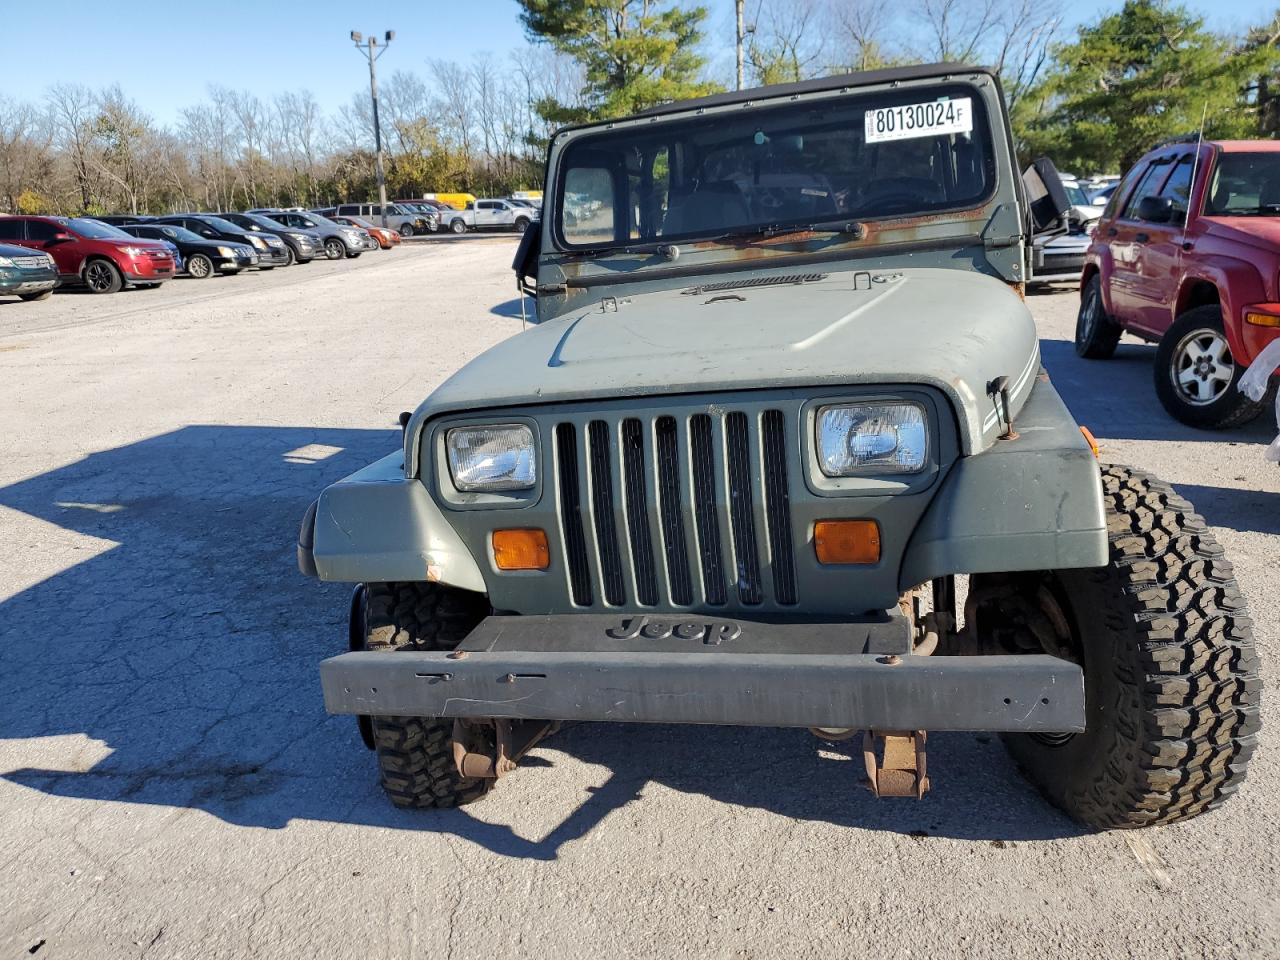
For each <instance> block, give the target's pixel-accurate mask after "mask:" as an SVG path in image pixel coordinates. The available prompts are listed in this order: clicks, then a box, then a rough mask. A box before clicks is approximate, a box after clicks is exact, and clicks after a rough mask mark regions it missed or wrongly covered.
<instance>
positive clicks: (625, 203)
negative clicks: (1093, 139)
mask: <svg viewBox="0 0 1280 960" xmlns="http://www.w3.org/2000/svg"><path fill="white" fill-rule="evenodd" d="M1042 166H1044V167H1047V166H1048V165H1042ZM1038 168H1039V167H1033V168H1032V170H1031V172H1030V174H1029V176H1028V178H1027V182H1024V179H1023V178H1020V177H1019V176H1018V175H1017V174H1016V172H1015V169H1016V168H1015V159H1014V150H1013V142H1012V138H1011V135H1010V131H1009V124H1008V118H1007V115H1006V111H1005V102H1004V99H1003V95H1002V92H1001V89H1000V84H999V82H998V79H997V78H996V77H995V76H994V75H993V74H992V73H990V72H989V71H986V70H982V69H977V68H973V67H968V66H963V65H958V64H941V65H934V66H923V67H920V66H917V67H909V68H901V69H893V70H884V71H877V72H870V73H862V74H855V75H850V76H842V77H831V78H824V79H822V80H814V81H808V82H803V83H797V84H787V85H781V86H774V87H766V88H762V89H758V90H747V91H742V92H738V93H727V94H719V95H715V96H711V97H707V98H704V99H699V100H693V101H688V102H682V103H672V104H667V105H664V106H661V107H657V108H654V109H651V110H648V111H646V112H644V113H641V114H639V115H638V116H634V117H630V118H627V119H622V120H610V121H602V122H599V123H593V124H587V125H582V126H576V127H570V128H566V129H563V130H560V131H559V132H557V133H556V134H555V135H554V136H553V137H552V139H551V142H550V146H549V156H548V165H547V181H546V202H545V210H546V214H547V215H546V216H545V218H544V220H543V222H542V223H541V224H540V225H539V226H538V227H537V228H536V229H530V230H529V231H528V232H527V233H526V234H525V235H524V237H523V239H522V241H521V244H520V247H519V250H518V252H517V255H516V261H515V265H514V266H515V270H516V274H517V281H516V282H517V284H518V286H519V288H520V290H521V295H522V297H524V296H525V295H529V294H531V295H532V296H533V298H534V301H535V303H534V307H533V310H534V313H535V317H534V319H535V321H536V322H535V323H534V325H532V326H531V327H529V329H527V330H525V331H524V332H522V333H520V334H518V335H516V336H513V337H511V338H510V339H508V340H507V341H505V342H503V343H501V344H499V345H497V346H496V347H494V348H493V349H491V350H489V351H487V352H486V353H484V354H482V355H481V356H479V357H478V358H476V359H475V360H473V361H472V362H471V363H469V364H467V365H466V366H465V367H464V368H463V369H462V370H460V371H459V372H458V373H457V374H455V375H454V376H453V377H451V378H450V379H449V380H448V381H447V382H445V383H444V384H443V385H441V386H440V387H439V388H438V389H437V390H435V391H434V392H433V393H432V394H431V395H430V396H429V397H428V398H427V399H426V400H425V401H424V402H423V404H422V405H421V406H420V407H418V409H417V410H416V411H415V412H414V413H413V414H412V415H409V414H405V415H403V416H402V418H401V422H402V425H403V449H401V450H398V451H396V452H395V453H393V454H391V455H390V456H388V457H386V458H385V459H383V460H380V461H378V462H376V463H374V464H372V465H371V466H369V467H367V468H365V469H363V470H361V471H359V472H357V473H356V474H354V475H352V476H350V477H348V478H347V479H345V480H342V481H341V482H339V483H336V484H333V485H332V486H330V487H328V488H326V489H325V490H324V491H323V492H322V493H321V494H320V497H319V499H318V500H317V501H316V502H315V503H314V504H313V505H312V506H311V507H310V509H309V510H308V511H307V514H306V517H305V518H304V520H303V524H302V529H301V533H300V536H299V542H298V562H299V566H300V567H301V569H302V570H303V571H304V572H306V573H308V574H310V575H311V576H316V577H319V578H320V579H322V580H329V581H345V582H350V583H356V584H358V586H357V588H356V590H355V593H354V596H353V599H352V604H351V621H350V622H351V629H350V638H349V646H350V650H349V652H347V653H343V654H341V655H339V656H335V657H333V658H332V659H329V660H326V661H325V662H324V663H323V664H321V667H320V674H321V682H322V685H323V689H324V696H325V703H326V706H327V709H328V710H329V711H330V712H332V713H339V714H352V715H355V716H357V717H358V718H359V724H360V729H361V731H362V734H363V736H364V739H365V742H366V744H367V745H368V746H370V747H371V748H372V749H373V750H375V751H376V753H377V757H378V765H379V767H380V769H381V776H382V784H383V786H384V788H385V789H386V792H387V794H388V795H389V796H390V798H391V800H392V801H393V802H394V803H396V804H398V805H401V806H419V807H435V806H451V805H454V804H460V803H465V802H469V801H473V800H476V799H478V798H479V797H481V796H483V795H484V794H485V793H486V792H487V791H488V790H490V789H491V788H492V787H493V785H494V784H495V783H496V781H497V780H498V779H499V778H500V777H503V776H504V775H506V774H509V773H510V772H511V771H512V770H513V769H515V768H516V766H517V764H518V762H519V760H520V758H521V756H522V755H523V754H524V753H525V752H526V751H528V750H529V749H530V748H531V747H532V746H533V745H534V744H536V743H538V742H539V741H540V740H541V739H542V738H543V737H545V736H547V735H548V734H549V733H551V732H553V731H554V730H555V728H556V725H557V723H559V722H561V721H610V722H619V721H624V722H645V723H690V724H741V725H762V726H788V727H800V728H806V727H807V728H810V729H812V730H813V731H814V732H815V733H816V734H817V735H818V736H820V737H825V738H829V739H841V738H846V737H852V736H854V735H858V734H860V735H861V737H862V742H861V747H862V752H863V755H864V758H865V761H866V768H867V775H868V780H869V785H870V787H871V789H872V791H873V792H874V793H876V794H877V795H889V796H915V797H921V796H923V795H924V793H925V791H926V790H927V789H928V788H929V777H928V771H927V766H926V757H927V753H926V731H930V730H934V731H938V730H966V731H999V732H1000V733H1001V734H1003V735H1004V738H1005V741H1006V743H1007V745H1008V749H1009V750H1010V751H1011V752H1012V754H1013V756H1014V757H1015V758H1016V760H1017V762H1018V764H1019V765H1020V766H1021V767H1022V769H1023V770H1024V771H1025V772H1026V774H1027V775H1028V776H1029V777H1030V778H1031V780H1032V781H1034V783H1035V784H1036V785H1037V786H1038V787H1039V788H1040V790H1041V791H1042V792H1043V793H1044V794H1045V795H1046V796H1047V797H1048V798H1049V799H1050V800H1051V801H1052V802H1054V803H1056V804H1057V805H1059V806H1060V807H1062V808H1063V809H1064V810H1066V811H1067V812H1068V813H1070V814H1071V815H1072V816H1074V817H1076V818H1078V819H1079V820H1081V821H1083V822H1085V823H1087V824H1091V825H1094V826H1097V827H1103V828H1111V827H1135V826H1141V825H1145V824H1154V823H1169V822H1172V821H1176V820H1181V819H1184V818H1186V817H1190V816H1193V815H1195V814H1197V813H1200V812H1202V811H1204V810H1207V809H1210V808H1212V807H1215V806H1217V805H1218V804H1220V803H1222V802H1223V801H1224V800H1225V799H1226V798H1227V797H1228V796H1230V795H1231V793H1233V792H1234V791H1235V790H1236V789H1237V787H1238V786H1239V784H1240V782H1241V780H1243V778H1244V775H1245V766H1246V764H1247V762H1248V760H1249V757H1250V754H1251V753H1252V752H1253V750H1254V746H1255V743H1256V736H1257V731H1258V726H1259V696H1260V690H1259V679H1258V660H1257V656H1256V654H1255V651H1254V643H1253V637H1252V633H1251V623H1250V620H1249V617H1248V614H1247V611H1246V606H1245V602H1244V599H1243V598H1242V597H1241V595H1240V592H1239V590H1238V589H1237V586H1236V582H1235V579H1234V577H1233V574H1232V570H1231V566H1230V564H1228V563H1227V561H1226V560H1225V559H1224V558H1223V555H1222V550H1221V549H1220V548H1219V546H1218V545H1217V543H1216V542H1215V540H1214V536H1213V533H1212V531H1211V530H1210V529H1209V527H1208V526H1207V525H1206V524H1205V522H1204V521H1203V520H1202V519H1201V518H1200V517H1199V516H1197V515H1196V514H1195V512H1194V511H1193V509H1192V507H1191V505H1190V504H1189V503H1187V501H1186V500H1184V499H1183V498H1182V497H1180V496H1179V495H1178V494H1177V493H1175V492H1174V491H1173V489H1172V488H1170V487H1169V486H1168V485H1167V484H1165V483H1162V482H1161V481H1159V480H1157V479H1155V478H1154V477H1151V476H1149V475H1147V474H1145V473H1142V472H1139V471H1137V470H1133V469H1129V468H1127V467H1124V466H1119V465H1100V464H1099V462H1098V460H1097V450H1096V445H1095V444H1093V442H1092V439H1091V437H1090V436H1089V435H1088V433H1087V432H1086V431H1083V430H1082V429H1081V428H1080V427H1079V426H1078V425H1077V424H1076V423H1075V422H1074V421H1073V420H1072V418H1071V415H1070V414H1069V413H1068V411H1067V409H1066V407H1065V405H1064V404H1063V402H1062V400H1061V399H1060V397H1059V396H1058V394H1057V392H1056V391H1055V390H1054V388H1053V385H1052V384H1051V383H1050V382H1049V378H1048V376H1047V374H1046V373H1045V371H1044V370H1043V369H1042V367H1041V363H1040V351H1039V342H1038V339H1037V334H1036V328H1035V324H1034V322H1033V320H1032V318H1031V315H1030V313H1029V312H1028V310H1027V308H1026V305H1025V304H1024V302H1023V297H1022V292H1023V291H1022V286H1023V284H1024V282H1025V280H1026V267H1027V257H1028V238H1029V237H1030V235H1031V232H1032V229H1033V228H1034V227H1035V226H1036V225H1037V224H1038V225H1041V226H1043V225H1045V224H1048V223H1050V222H1052V221H1053V220H1054V219H1056V218H1057V217H1059V216H1060V215H1061V214H1062V213H1063V211H1064V210H1065V208H1066V198H1065V197H1064V196H1063V195H1062V194H1061V190H1060V184H1058V181H1057V178H1056V175H1045V176H1043V177H1041V176H1037V175H1036V171H1037V169H1038ZM1045 172H1046V174H1052V171H1051V170H1046V171H1045ZM1055 184H1057V186H1055Z"/></svg>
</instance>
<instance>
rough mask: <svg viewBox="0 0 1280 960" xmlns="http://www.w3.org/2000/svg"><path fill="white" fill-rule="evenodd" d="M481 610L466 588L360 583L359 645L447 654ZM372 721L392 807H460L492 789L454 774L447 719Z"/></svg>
mask: <svg viewBox="0 0 1280 960" xmlns="http://www.w3.org/2000/svg"><path fill="white" fill-rule="evenodd" d="M488 613H489V604H488V601H487V600H486V599H485V598H484V597H483V596H482V595H480V594H478V593H471V592H469V591H466V590H456V589H453V588H450V587H443V586H440V585H439V584H434V583H369V584H365V590H364V625H365V648H366V649H369V650H381V651H386V652H387V653H389V654H392V653H396V652H397V651H401V650H452V649H453V648H454V647H456V646H457V645H458V644H459V643H460V642H461V641H462V640H463V639H464V638H465V637H466V635H467V634H468V633H470V632H471V630H472V629H473V628H474V627H475V626H476V624H478V623H479V622H480V621H481V620H483V619H484V618H485V617H486V616H487V615H488ZM372 723H373V739H374V744H375V749H376V751H377V754H378V769H379V772H380V775H381V779H382V789H383V790H385V791H386V794H387V796H388V797H389V798H390V800H391V802H392V803H394V804H395V805H396V806H397V807H454V806H460V805H461V804H464V803H471V802H472V801H475V800H479V799H480V798H481V797H483V796H484V795H485V794H486V793H488V792H489V789H490V787H491V786H492V785H493V783H494V781H492V780H466V779H463V778H462V777H461V776H459V774H458V771H457V768H456V767H455V766H454V763H453V747H452V738H453V721H452V720H450V719H447V718H436V717H373V718H372ZM475 746H476V747H478V748H483V749H490V748H491V745H487V744H476V745H475Z"/></svg>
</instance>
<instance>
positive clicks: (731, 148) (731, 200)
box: [556, 85, 995, 248]
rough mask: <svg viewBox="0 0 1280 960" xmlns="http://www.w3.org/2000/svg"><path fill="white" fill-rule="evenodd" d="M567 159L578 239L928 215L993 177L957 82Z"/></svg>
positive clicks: (695, 129)
mask: <svg viewBox="0 0 1280 960" xmlns="http://www.w3.org/2000/svg"><path fill="white" fill-rule="evenodd" d="M560 170H561V173H560V191H559V196H560V200H559V208H560V209H559V210H558V211H557V216H556V221H557V223H556V227H557V230H558V231H559V233H560V235H561V237H562V238H563V240H564V242H565V245H566V246H568V247H570V248H572V247H592V248H599V247H601V246H609V245H620V246H625V245H626V244H628V243H629V242H635V241H641V242H643V241H646V240H658V239H679V238H704V239H707V238H714V237H716V236H720V235H724V234H737V233H750V232H753V231H762V230H765V229H775V228H778V227H787V226H795V227H802V226H803V225H805V224H809V223H814V222H818V221H825V220H831V219H833V218H839V217H842V216H848V217H851V218H856V219H858V220H870V219H876V218H885V217H913V216H920V215H924V214H929V213H934V212H937V211H940V210H946V209H954V208H962V207H967V206H974V205H976V204H978V203H980V202H982V201H983V200H984V199H985V198H986V197H987V196H988V195H989V194H990V192H991V191H992V189H993V188H994V186H995V162H994V157H993V152H992V148H991V135H990V128H989V125H988V123H987V121H986V116H985V111H984V109H983V106H982V101H981V99H980V98H979V97H977V96H975V95H974V91H973V89H972V88H970V87H964V86H959V85H952V86H947V87H932V88H929V89H928V90H927V91H925V90H921V89H915V90H911V91H905V92H896V91H890V92H882V93H876V94H869V95H866V96H861V97H857V98H841V99H839V100H824V101H816V102H808V103H794V104H787V105H786V106H781V107H775V108H772V109H769V110H759V111H750V112H749V114H747V115H745V116H744V115H735V114H721V115H719V116H717V117H716V118H715V122H714V123H711V122H708V120H707V119H706V118H698V119H696V120H689V121H680V122H675V123H670V124H653V125H649V124H646V125H645V126H644V127H632V128H627V129H623V130H618V131H613V132H609V133H602V134H599V135H593V136H584V137H582V138H580V139H578V140H576V141H574V142H573V143H571V144H570V145H569V146H568V147H567V148H566V149H565V153H564V156H563V160H562V162H561V164H560Z"/></svg>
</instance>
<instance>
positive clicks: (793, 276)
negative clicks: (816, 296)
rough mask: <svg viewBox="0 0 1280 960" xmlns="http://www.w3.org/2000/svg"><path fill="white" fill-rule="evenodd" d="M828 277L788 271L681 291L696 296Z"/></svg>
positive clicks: (815, 280)
mask: <svg viewBox="0 0 1280 960" xmlns="http://www.w3.org/2000/svg"><path fill="white" fill-rule="evenodd" d="M825 279H827V275H826V274H825V273H788V274H784V275H783V276H780V277H750V278H748V279H746V280H720V281H717V282H716V283H703V284H700V285H698V286H696V287H689V288H688V289H687V290H682V291H680V292H681V293H683V294H684V295H686V296H690V297H696V296H699V295H701V294H704V293H714V292H715V291H717V290H745V289H746V288H748V287H777V286H789V285H792V284H800V283H815V282H817V281H818V280H825Z"/></svg>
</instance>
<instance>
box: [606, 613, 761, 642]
mask: <svg viewBox="0 0 1280 960" xmlns="http://www.w3.org/2000/svg"><path fill="white" fill-rule="evenodd" d="M605 634H606V635H607V636H609V637H612V638H613V639H614V640H635V639H636V638H637V637H643V638H644V639H646V640H665V639H667V637H672V636H674V637H676V638H677V639H680V640H701V641H702V642H703V643H709V644H713V645H716V644H721V643H724V642H725V641H726V640H737V639H738V637H740V636H742V628H741V627H739V626H738V625H737V624H736V623H733V622H732V621H725V620H705V621H700V620H650V619H649V618H648V617H647V616H644V617H628V618H627V619H625V620H623V621H622V623H621V625H619V626H616V627H610V628H609V629H608V630H606V631H605Z"/></svg>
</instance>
